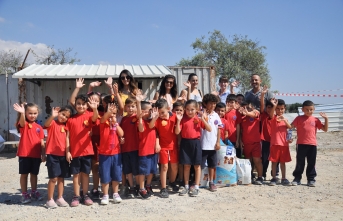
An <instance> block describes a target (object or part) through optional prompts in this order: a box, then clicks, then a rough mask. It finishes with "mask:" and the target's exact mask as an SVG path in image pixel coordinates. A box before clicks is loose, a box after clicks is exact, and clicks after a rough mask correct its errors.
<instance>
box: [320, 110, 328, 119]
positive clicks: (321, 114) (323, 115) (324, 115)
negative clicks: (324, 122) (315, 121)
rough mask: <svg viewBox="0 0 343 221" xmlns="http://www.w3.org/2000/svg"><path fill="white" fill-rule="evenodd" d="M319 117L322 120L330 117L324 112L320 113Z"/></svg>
mask: <svg viewBox="0 0 343 221" xmlns="http://www.w3.org/2000/svg"><path fill="white" fill-rule="evenodd" d="M319 115H320V116H321V117H322V118H324V119H325V118H328V116H327V115H326V113H324V112H320V113H319Z"/></svg>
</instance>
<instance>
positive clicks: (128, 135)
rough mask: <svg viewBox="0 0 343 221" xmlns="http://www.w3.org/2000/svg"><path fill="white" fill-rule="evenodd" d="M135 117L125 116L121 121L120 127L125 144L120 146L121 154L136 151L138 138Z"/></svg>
mask: <svg viewBox="0 0 343 221" xmlns="http://www.w3.org/2000/svg"><path fill="white" fill-rule="evenodd" d="M137 120H138V119H137V116H136V115H135V114H133V115H131V116H125V117H123V119H122V120H121V123H120V126H121V128H122V129H123V131H124V139H125V143H124V144H122V145H121V152H122V153H124V152H131V151H135V150H138V147H139V138H138V128H137Z"/></svg>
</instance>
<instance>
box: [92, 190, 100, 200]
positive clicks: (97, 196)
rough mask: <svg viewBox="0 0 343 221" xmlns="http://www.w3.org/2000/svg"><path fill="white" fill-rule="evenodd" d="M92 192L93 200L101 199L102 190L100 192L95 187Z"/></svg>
mask: <svg viewBox="0 0 343 221" xmlns="http://www.w3.org/2000/svg"><path fill="white" fill-rule="evenodd" d="M91 194H92V199H93V200H98V199H100V192H99V191H98V190H96V189H93V190H92V192H91Z"/></svg>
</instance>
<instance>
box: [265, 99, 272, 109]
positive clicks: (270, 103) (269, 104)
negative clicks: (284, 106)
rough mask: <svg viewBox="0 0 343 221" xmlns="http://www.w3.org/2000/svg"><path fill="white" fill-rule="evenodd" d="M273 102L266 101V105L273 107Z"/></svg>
mask: <svg viewBox="0 0 343 221" xmlns="http://www.w3.org/2000/svg"><path fill="white" fill-rule="evenodd" d="M273 106H274V105H273V103H272V102H271V101H268V100H267V102H266V107H273Z"/></svg>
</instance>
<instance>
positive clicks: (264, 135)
mask: <svg viewBox="0 0 343 221" xmlns="http://www.w3.org/2000/svg"><path fill="white" fill-rule="evenodd" d="M260 117H261V124H262V131H261V140H264V141H268V142H270V132H271V130H270V119H269V114H267V112H263V113H262V114H261V115H260Z"/></svg>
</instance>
